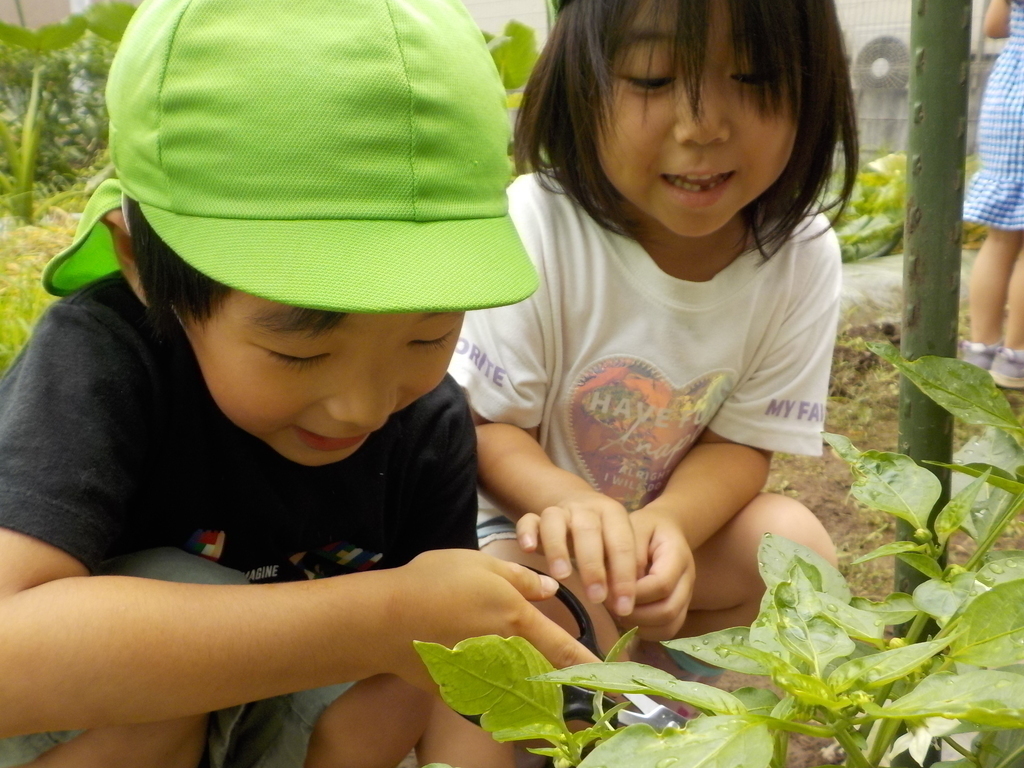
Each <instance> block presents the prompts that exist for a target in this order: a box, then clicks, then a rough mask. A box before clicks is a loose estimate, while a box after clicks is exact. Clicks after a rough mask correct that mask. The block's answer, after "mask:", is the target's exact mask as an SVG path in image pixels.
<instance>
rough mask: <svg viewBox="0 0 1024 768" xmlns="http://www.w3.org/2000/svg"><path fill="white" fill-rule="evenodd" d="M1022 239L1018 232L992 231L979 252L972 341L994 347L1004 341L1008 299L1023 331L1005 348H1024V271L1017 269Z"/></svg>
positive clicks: (973, 293)
mask: <svg viewBox="0 0 1024 768" xmlns="http://www.w3.org/2000/svg"><path fill="white" fill-rule="evenodd" d="M1022 235H1024V233H1021V232H1019V231H1009V230H1005V229H996V228H994V227H993V228H990V229H989V233H988V237H987V238H986V239H985V242H984V243H983V244H982V246H981V250H979V251H978V255H977V257H976V258H975V260H974V268H973V270H972V271H971V289H970V312H971V321H970V322H971V341H974V342H979V343H982V344H990V345H991V344H996V343H999V342H1000V340H1001V339H1003V317H1004V312H1005V309H1006V304H1007V300H1008V299H1009V300H1010V304H1011V308H1012V307H1013V305H1014V303H1016V304H1017V307H1018V309H1017V311H1016V315H1017V325H1018V326H1020V327H1019V328H1017V329H1015V330H1016V333H1017V334H1019V336H1018V337H1017V338H1016V339H1015V340H1012V341H1011V340H1010V339H1009V338H1007V339H1006V342H1005V344H1006V346H1008V347H1010V348H1012V349H1021V348H1024V270H1020V269H1014V267H1015V265H1016V264H1017V258H1018V255H1019V254H1020V251H1021V246H1022V245H1024V238H1022ZM1011 276H1012V279H1011ZM1015 294H1016V298H1015ZM1011 311H1012V309H1011ZM1007 333H1009V328H1007ZM1017 344H1019V345H1020V346H1015V345H1017Z"/></svg>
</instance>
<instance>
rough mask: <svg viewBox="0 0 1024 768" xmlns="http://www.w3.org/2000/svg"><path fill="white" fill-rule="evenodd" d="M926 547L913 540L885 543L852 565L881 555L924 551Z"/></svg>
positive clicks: (888, 555) (887, 555) (875, 558)
mask: <svg viewBox="0 0 1024 768" xmlns="http://www.w3.org/2000/svg"><path fill="white" fill-rule="evenodd" d="M925 549H927V545H925V544H915V543H914V542H912V541H893V542H890V543H889V544H883V545H882V546H880V547H879V548H878V549H876V550H874V551H872V552H868V553H867V554H866V555H862V556H861V557H858V558H857V559H856V560H854V561H853V562H852V563H850V565H860V564H861V563H866V562H869V561H870V560H877V559H878V558H880V557H890V556H892V555H899V554H901V553H903V552H924V551H925Z"/></svg>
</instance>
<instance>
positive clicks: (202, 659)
mask: <svg viewBox="0 0 1024 768" xmlns="http://www.w3.org/2000/svg"><path fill="white" fill-rule="evenodd" d="M390 578H391V575H390V574H389V572H381V573H376V574H352V575H349V576H345V577H342V578H336V579H325V580H321V581H314V582H299V583H291V584H272V585H251V586H209V585H196V584H174V583H169V582H161V581H155V580H150V579H138V578H129V577H117V576H97V577H75V578H67V579H58V580H56V581H52V582H49V583H46V584H42V585H40V586H38V587H34V588H32V589H29V590H25V591H23V592H20V593H18V594H16V595H13V596H11V597H8V598H5V599H4V600H3V601H2V602H0V627H3V631H2V632H0V669H2V670H4V673H3V674H0V701H3V702H5V705H4V706H3V707H2V708H0V737H3V736H8V735H14V734H21V733H34V732H39V731H45V730H58V729H59V730H64V729H73V728H90V727H99V726H103V725H111V724H125V723H133V722H146V721H158V720H167V719H172V718H175V717H181V716H184V715H190V714H198V713H202V712H209V711H213V710H216V709H220V708H223V707H226V706H231V705H234V704H239V703H243V702H246V701H253V700H257V699H261V698H266V697H269V696H274V695H279V694H283V693H287V692H291V691H296V690H303V689H307V688H314V687H318V686H322V685H327V684H331V683H337V682H343V681H347V680H356V679H360V678H364V677H368V676H370V675H373V674H376V673H379V672H384V671H390V670H387V669H386V668H385V664H384V663H383V660H385V659H389V658H392V657H394V656H395V654H396V653H400V652H401V650H397V649H396V648H393V647H392V646H394V645H395V644H396V638H395V637H394V635H393V633H392V632H389V627H388V626H387V624H386V617H388V616H391V615H393V614H392V612H391V611H389V610H382V601H385V605H386V601H387V600H388V599H389V592H390V589H389V583H388V582H389V579H390ZM409 650H410V651H411V649H409ZM15 671H16V673H15Z"/></svg>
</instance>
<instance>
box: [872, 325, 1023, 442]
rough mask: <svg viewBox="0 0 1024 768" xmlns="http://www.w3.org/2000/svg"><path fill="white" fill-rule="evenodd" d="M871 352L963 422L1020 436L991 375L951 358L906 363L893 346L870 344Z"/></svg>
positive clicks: (922, 359) (1020, 430)
mask: <svg viewBox="0 0 1024 768" xmlns="http://www.w3.org/2000/svg"><path fill="white" fill-rule="evenodd" d="M867 346H868V349H870V350H871V351H872V352H874V353H875V354H876V355H878V356H879V357H881V358H883V359H885V360H888V361H889V362H890V363H892V364H893V365H894V366H896V368H897V370H899V372H900V373H902V374H903V375H904V376H906V377H907V378H908V379H909V380H910V381H912V382H913V383H914V384H915V385H916V386H917V388H918V389H920V390H921V392H923V393H924V394H925V395H926V396H927V397H929V398H931V399H932V400H934V401H935V402H936V403H937V404H938V405H939V406H941V407H942V408H945V409H946V410H947V411H949V412H950V413H951V414H953V415H954V416H956V417H957V418H958V419H960V420H961V421H965V422H967V423H968V424H981V425H984V426H991V427H998V428H999V429H1004V430H1006V431H1008V432H1013V433H1017V434H1020V433H1021V432H1022V429H1021V426H1020V423H1019V422H1018V421H1017V418H1016V417H1015V416H1014V415H1013V410H1012V409H1011V408H1010V404H1009V403H1008V402H1006V397H1005V396H1004V395H1003V394H1002V393H1001V392H1000V391H999V390H998V389H997V388H996V385H995V383H994V382H993V381H992V376H991V375H990V374H989V373H988V371H984V370H982V369H981V368H978V367H977V366H976V365H971V364H970V363H967V362H964V361H963V360H953V359H951V358H948V357H934V356H926V357H921V358H918V359H917V360H914V361H909V360H904V359H903V358H902V357H900V353H899V352H898V351H897V349H896V348H895V347H894V346H892V344H880V343H877V342H868V345H867Z"/></svg>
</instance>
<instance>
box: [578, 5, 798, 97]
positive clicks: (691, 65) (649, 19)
mask: <svg viewBox="0 0 1024 768" xmlns="http://www.w3.org/2000/svg"><path fill="white" fill-rule="evenodd" d="M579 1H580V0H576V2H579ZM718 4H723V5H724V6H725V8H726V9H727V13H728V18H729V21H730V23H731V27H732V41H733V50H734V52H735V56H736V64H737V68H738V69H739V70H740V72H741V73H742V74H744V75H748V76H749V77H750V81H751V83H752V84H753V87H752V88H751V91H752V97H753V98H755V99H756V100H757V101H758V107H759V109H760V110H761V111H762V112H766V113H778V112H781V111H785V110H787V109H788V110H790V111H792V113H793V114H796V113H797V112H798V111H799V110H798V106H799V94H800V81H801V72H802V71H803V69H804V67H803V61H802V53H801V49H802V47H803V46H802V40H803V39H804V35H803V34H801V32H802V30H801V26H802V22H801V14H800V13H799V9H798V8H796V7H795V3H794V1H793V0H645V2H642V3H635V2H624V1H623V0H619V2H616V3H612V4H610V6H606V8H607V10H608V16H607V17H606V18H605V19H604V24H603V25H602V26H603V27H604V29H605V30H606V31H607V36H606V37H605V60H606V61H607V62H608V66H609V68H611V67H613V66H614V63H615V61H616V60H617V58H618V56H619V54H620V52H621V51H622V49H623V48H624V47H625V46H627V45H630V44H631V43H633V42H635V40H636V39H637V33H638V32H640V33H641V37H643V36H644V35H643V34H642V33H644V32H655V31H659V32H661V31H664V32H667V33H668V34H669V36H670V38H671V42H670V44H671V47H672V57H673V59H674V61H675V63H676V71H677V72H678V73H679V74H678V76H679V78H680V79H681V81H682V85H683V88H684V89H685V91H686V93H687V95H688V97H689V99H690V105H691V108H692V109H693V110H694V112H695V113H696V114H699V113H700V102H701V87H702V83H703V78H704V66H705V59H706V52H707V46H708V38H709V35H708V29H709V26H710V24H711V20H712V18H713V17H714V14H715V11H716V5H718ZM608 74H609V84H610V79H611V77H610V75H611V72H609V73H608ZM602 79H603V78H602ZM602 90H603V89H602Z"/></svg>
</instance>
